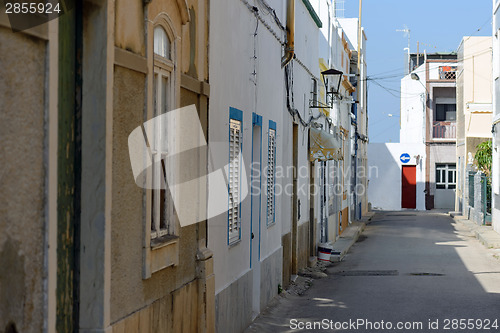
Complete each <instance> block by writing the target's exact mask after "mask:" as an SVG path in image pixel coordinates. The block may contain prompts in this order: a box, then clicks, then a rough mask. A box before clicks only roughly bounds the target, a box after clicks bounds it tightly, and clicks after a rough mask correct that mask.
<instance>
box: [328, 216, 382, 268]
mask: <svg viewBox="0 0 500 333" xmlns="http://www.w3.org/2000/svg"><path fill="white" fill-rule="evenodd" d="M374 215H375V212H368V213H367V214H366V215H365V216H363V217H362V218H361V219H360V220H356V221H354V222H352V223H351V224H350V225H349V226H348V227H347V229H346V230H345V231H344V232H343V233H342V234H341V235H340V237H339V239H337V240H336V241H335V243H333V244H332V246H333V250H332V255H331V256H330V261H331V262H339V261H342V259H344V257H345V255H346V254H347V252H348V251H349V249H350V248H351V246H352V245H353V244H354V243H356V241H357V240H358V237H359V235H360V234H361V233H362V232H363V230H364V229H365V227H366V224H367V223H368V222H369V221H370V220H371V219H372V217H373V216H374Z"/></svg>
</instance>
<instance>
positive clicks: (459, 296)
mask: <svg viewBox="0 0 500 333" xmlns="http://www.w3.org/2000/svg"><path fill="white" fill-rule="evenodd" d="M497 251H498V250H492V249H486V248H485V247H484V246H483V245H482V244H480V243H479V241H478V240H476V239H475V237H474V236H473V235H472V234H471V233H470V232H469V230H468V229H466V228H465V226H464V225H462V224H460V223H456V222H455V221H454V220H453V219H452V218H450V217H449V216H448V215H447V214H445V213H440V212H437V211H431V212H413V211H412V212H409V211H403V212H381V213H377V214H376V215H375V216H374V218H373V219H372V220H371V222H370V223H369V224H368V225H367V226H366V229H365V231H364V232H363V234H362V235H361V236H360V238H359V240H358V242H357V243H356V244H355V245H354V246H353V247H352V248H351V250H350V251H349V254H348V255H347V256H346V257H345V259H344V261H342V262H340V263H336V264H333V265H332V266H330V267H329V268H328V269H327V273H328V277H326V278H324V279H320V280H314V283H313V286H312V287H311V288H310V289H309V290H307V291H306V292H305V293H304V294H303V295H302V296H291V295H288V296H286V297H284V298H281V297H279V298H278V299H279V300H278V301H277V302H275V303H274V304H273V305H272V306H271V307H269V308H268V309H267V310H266V311H264V312H263V313H262V314H261V316H260V317H258V318H257V319H256V320H255V322H254V323H253V324H252V325H251V326H250V327H249V328H248V329H247V332H295V331H322V329H307V326H306V325H308V324H310V323H311V322H313V321H323V323H326V321H325V320H324V319H326V320H327V321H328V322H329V321H330V320H332V322H333V323H335V322H337V323H338V322H349V320H351V322H352V321H354V322H356V321H357V320H360V321H359V323H361V324H362V325H360V326H359V327H356V328H353V326H350V327H347V329H345V328H346V327H344V329H340V330H339V331H352V332H358V331H359V332H375V331H378V332H383V331H389V329H388V328H390V326H389V327H387V325H388V322H390V325H392V331H400V332H406V331H418V332H436V331H438V332H443V331H445V332H446V331H448V332H475V331H478V332H479V331H493V332H494V331H498V330H499V328H498V327H496V328H495V327H492V326H496V324H499V325H500V323H499V322H500V318H499V317H500V311H499V310H500V294H499V293H500V284H499V283H498V281H499V278H500V260H498V255H500V252H497ZM293 319H296V321H293ZM447 319H448V320H449V322H448V321H447ZM453 319H458V322H453V321H452V320H453ZM460 319H465V320H462V329H460ZM469 319H473V321H468V320H469ZM485 319H489V320H490V325H488V321H487V320H485ZM361 320H365V323H366V322H371V323H372V326H371V327H369V326H367V325H365V324H363V323H362V322H361ZM436 320H438V321H436ZM382 321H383V322H384V324H383V325H385V329H384V326H381V323H382ZM429 321H430V322H431V323H433V326H432V328H433V329H429ZM495 321H496V322H495ZM399 322H400V323H403V325H404V324H406V325H408V326H407V329H404V328H403V329H397V328H396V325H397V323H399ZM299 323H300V324H299ZM419 323H421V326H420V327H419V326H418V324H419ZM473 323H474V324H473ZM299 325H303V326H299ZM332 325H333V324H332ZM377 325H378V326H377ZM410 325H411V328H410ZM464 325H465V326H466V327H465V328H464ZM467 325H470V326H469V327H467ZM480 326H482V327H483V328H484V327H485V326H490V329H478V328H479V327H480ZM302 327H303V328H304V329H303V330H301V329H299V328H302ZM472 327H474V329H473V328H472ZM317 328H318V327H317ZM326 328H328V330H329V331H332V329H331V328H334V326H331V327H327V326H323V329H326ZM376 328H379V329H376Z"/></svg>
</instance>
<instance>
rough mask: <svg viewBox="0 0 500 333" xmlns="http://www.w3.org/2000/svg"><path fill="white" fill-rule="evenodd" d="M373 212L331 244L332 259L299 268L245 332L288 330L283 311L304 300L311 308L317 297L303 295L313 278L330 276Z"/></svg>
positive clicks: (352, 224)
mask: <svg viewBox="0 0 500 333" xmlns="http://www.w3.org/2000/svg"><path fill="white" fill-rule="evenodd" d="M374 215H375V212H368V213H367V214H366V215H365V216H363V217H362V218H361V219H360V220H356V221H353V222H352V223H351V224H350V225H349V226H348V227H347V228H346V230H345V231H344V232H343V233H342V235H340V237H339V238H338V239H337V241H335V243H333V244H331V245H332V246H333V252H332V255H331V256H330V262H324V261H319V260H317V259H316V258H315V260H314V261H311V262H310V265H311V266H310V267H305V268H302V269H300V270H299V273H298V275H293V276H292V283H291V284H290V286H289V287H288V288H287V289H286V290H284V291H283V292H282V293H281V294H279V295H277V296H276V297H275V298H274V299H273V300H271V302H270V303H269V304H268V306H267V307H266V308H265V309H263V310H262V312H261V313H260V314H259V316H258V317H257V318H255V319H254V321H253V322H252V323H251V324H250V325H249V326H248V327H247V328H246V329H245V331H244V332H245V333H267V332H269V333H275V332H277V331H280V332H281V331H283V330H285V329H286V331H288V329H289V328H290V327H289V325H288V320H285V321H284V320H283V318H282V317H283V315H284V313H287V312H288V309H294V308H297V306H299V307H300V306H303V304H302V305H298V303H297V302H306V303H310V305H308V306H306V308H311V307H312V306H313V305H314V303H315V301H314V300H311V299H304V298H301V295H303V294H304V293H305V292H306V290H308V289H309V288H310V287H312V286H313V284H314V280H323V279H325V278H328V271H327V270H328V269H329V268H331V267H334V266H335V265H338V262H340V261H342V260H343V259H344V257H345V255H346V254H347V252H348V251H349V249H350V248H351V247H352V246H353V244H354V243H356V241H357V240H358V238H359V236H360V235H361V233H362V232H363V230H364V229H365V226H366V224H368V223H369V222H370V220H371V219H372V218H373V216H374ZM285 317H286V315H285Z"/></svg>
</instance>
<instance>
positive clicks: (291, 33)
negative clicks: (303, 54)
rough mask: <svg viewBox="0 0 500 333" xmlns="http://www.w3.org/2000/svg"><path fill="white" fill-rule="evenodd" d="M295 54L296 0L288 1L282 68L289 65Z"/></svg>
mask: <svg viewBox="0 0 500 333" xmlns="http://www.w3.org/2000/svg"><path fill="white" fill-rule="evenodd" d="M294 55H295V0H288V1H287V11H286V46H285V55H284V56H283V58H281V68H283V67H285V66H286V65H288V63H289V62H290V61H291V60H292V59H293V57H294Z"/></svg>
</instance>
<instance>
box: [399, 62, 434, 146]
mask: <svg viewBox="0 0 500 333" xmlns="http://www.w3.org/2000/svg"><path fill="white" fill-rule="evenodd" d="M414 73H417V75H418V76H419V77H420V80H413V79H412V78H411V77H410V75H406V76H405V77H404V78H403V79H401V129H400V132H399V142H401V143H423V142H425V102H426V93H427V91H426V89H425V80H426V78H425V64H424V65H421V66H420V67H418V68H416V69H415V71H414Z"/></svg>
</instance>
